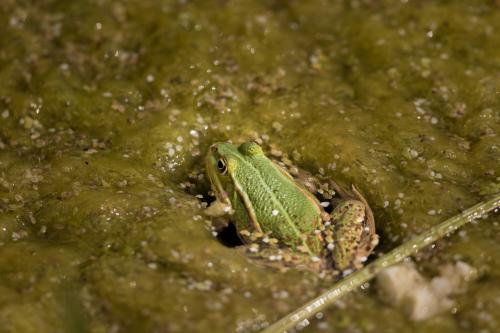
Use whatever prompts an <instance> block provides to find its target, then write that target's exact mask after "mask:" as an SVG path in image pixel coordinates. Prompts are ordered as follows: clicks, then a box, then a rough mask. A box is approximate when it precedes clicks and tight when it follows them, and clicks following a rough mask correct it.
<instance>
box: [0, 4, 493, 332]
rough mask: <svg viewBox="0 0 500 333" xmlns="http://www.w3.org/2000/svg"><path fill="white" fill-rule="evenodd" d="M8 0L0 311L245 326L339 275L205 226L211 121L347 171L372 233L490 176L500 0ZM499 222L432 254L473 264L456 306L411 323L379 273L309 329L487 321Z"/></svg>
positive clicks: (487, 183) (446, 210)
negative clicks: (265, 254)
mask: <svg viewBox="0 0 500 333" xmlns="http://www.w3.org/2000/svg"><path fill="white" fill-rule="evenodd" d="M0 18H1V19H2V22H8V24H7V25H2V27H1V28H0V45H2V47H1V49H0V331H5V332H30V331H32V332H66V331H67V332H84V331H88V332H109V331H112V332H137V331H147V332H176V331H179V332H202V331H207V330H209V331H212V332H228V331H251V330H252V329H258V328H259V327H263V326H265V324H266V323H270V322H273V321H275V320H276V319H278V318H280V317H281V316H282V315H283V314H285V313H288V312H290V311H291V310H292V309H294V308H295V307H296V306H299V305H300V304H302V303H304V302H305V301H306V300H307V299H309V298H311V297H313V296H316V295H317V294H319V293H320V292H321V291H322V290H323V289H324V288H327V287H328V285H329V284H330V283H331V281H327V280H322V279H320V278H318V277H316V276H314V275H312V274H311V273H307V272H300V271H295V270H290V271H288V272H286V273H283V272H279V271H277V270H273V269H270V268H266V267H262V266H261V265H259V264H258V263H255V262H252V261H250V260H248V259H247V258H245V257H244V256H243V255H242V253H241V251H238V250H237V249H234V248H228V247H225V246H224V245H222V244H221V243H220V242H218V241H217V240H216V238H214V237H213V235H212V230H211V229H210V227H209V225H208V223H207V221H205V219H204V218H203V217H202V207H201V205H200V200H199V199H197V198H196V197H195V196H194V195H196V194H203V195H206V192H207V188H208V185H207V182H206V179H205V178H204V177H203V176H202V175H203V165H202V161H203V155H204V154H205V151H206V148H207V147H208V146H209V145H210V144H211V143H212V142H213V141H218V140H227V139H230V140H233V141H235V142H239V141H244V140H247V139H248V138H257V137H258V138H260V139H262V140H263V141H265V142H269V143H272V144H273V145H275V146H276V147H277V148H279V149H280V150H282V151H284V152H287V153H288V154H290V155H291V156H293V157H294V161H295V162H296V163H298V164H299V165H300V166H301V167H303V168H306V169H308V170H310V171H312V172H323V173H325V174H326V175H328V176H330V177H334V178H335V179H338V180H340V181H342V182H344V183H350V182H352V183H355V184H356V185H357V186H358V187H359V188H361V189H362V191H363V193H364V194H365V195H366V196H367V199H368V201H369V202H370V204H371V205H372V208H373V209H374V212H375V217H376V220H377V225H378V229H379V232H380V234H381V237H382V240H383V242H382V244H381V246H380V249H379V250H380V251H387V250H389V249H391V248H393V247H394V246H396V245H398V244H400V243H401V242H402V241H403V240H405V239H409V238H411V237H412V236H413V235H415V234H416V233H419V232H421V231H423V230H425V229H427V228H428V227H430V226H432V225H435V224H436V223H438V222H439V221H441V220H443V219H445V218H446V217H449V216H452V215H455V214H456V213H458V212H459V211H461V210H463V209H465V208H467V207H468V206H470V205H472V204H474V203H475V202H478V201H480V200H481V199H482V198H483V196H484V195H487V194H491V193H494V192H495V191H497V190H498V177H499V174H500V170H499V168H498V165H499V162H500V151H499V149H500V148H499V147H500V139H499V137H498V133H499V130H500V113H499V110H500V99H499V98H498V94H499V91H500V80H499V79H498V77H499V75H500V43H499V41H498V38H497V35H498V31H499V29H500V11H499V7H498V2H495V1H491V0H489V1H488V0H484V1H465V0H464V1H420V2H416V1H377V2H372V1H337V2H334V1H331V2H328V1H320V0H317V1H316V0H314V1H270V2H267V1H243V0H238V1H231V2H229V1H228V2H224V1H220V2H214V3H209V2H202V1H198V2H187V1H177V2H176V1H135V0H132V1H127V2H123V3H122V2H115V1H104V0H101V1H97V0H96V1H57V0H44V1H36V2H34V1H33V2H32V1H13V0H6V1H2V3H1V4H0ZM498 235H500V233H499V220H498V216H496V215H492V216H491V217H490V218H489V219H488V220H485V221H481V222H479V223H478V224H474V225H470V226H467V227H465V228H464V231H463V232H462V233H460V234H459V235H455V236H453V237H450V238H449V239H447V240H446V241H444V242H443V243H442V244H440V246H438V248H439V251H435V250H434V251H433V250H429V251H428V252H429V253H426V254H423V255H422V259H423V260H422V261H423V262H422V263H421V266H422V267H424V268H426V269H429V266H437V265H439V264H441V263H443V262H448V261H452V260H457V259H461V260H465V261H466V262H468V263H470V264H471V265H473V266H474V267H476V268H478V269H479V270H480V272H481V273H482V278H481V279H480V280H479V281H478V282H476V283H474V284H473V285H472V286H471V287H470V289H469V290H468V291H467V292H466V293H465V294H463V295H462V296H459V297H457V299H456V300H457V306H456V308H455V309H454V311H453V313H444V314H442V315H440V316H438V317H436V318H434V319H431V320H429V321H426V322H422V323H412V322H409V321H408V319H406V318H404V317H403V315H402V314H401V312H400V311H399V310H398V309H394V308H391V307H389V306H387V305H383V304H382V303H381V301H380V300H379V299H378V298H377V297H376V295H375V290H374V288H371V289H369V290H368V291H361V292H359V293H357V294H356V295H354V296H353V297H352V298H349V299H347V300H345V301H344V303H342V304H338V306H336V307H334V308H333V309H331V310H328V311H326V312H325V313H324V316H323V318H322V319H321V320H318V321H315V322H312V325H311V326H310V327H309V328H308V331H310V332H316V331H318V332H319V331H321V329H325V328H328V329H337V330H341V331H347V332H352V331H359V330H361V331H364V332H377V331H381V330H383V331H384V332H392V331H394V332H414V331H426V332H469V331H480V330H486V331H490V332H494V331H497V330H498V329H499V327H500V323H498V321H497V319H496V318H498V315H497V313H498V307H495V306H494V304H496V303H495V302H498V297H499V296H498V294H499V291H498V290H499V285H500V268H499V267H500V261H499V259H498V256H496V254H497V253H498V252H499V251H500V247H499V244H500V242H499V241H500V239H499V236H498ZM429 258H432V259H429ZM418 259H419V258H418V257H417V260H418ZM485 318H486V319H485ZM488 318H489V319H488ZM387 323H391V325H388V324H387Z"/></svg>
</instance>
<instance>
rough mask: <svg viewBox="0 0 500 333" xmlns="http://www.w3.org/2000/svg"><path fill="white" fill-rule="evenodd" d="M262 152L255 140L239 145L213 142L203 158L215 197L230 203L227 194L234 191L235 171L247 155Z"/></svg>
mask: <svg viewBox="0 0 500 333" xmlns="http://www.w3.org/2000/svg"><path fill="white" fill-rule="evenodd" d="M259 154H263V152H262V148H261V147H260V146H259V145H258V144H256V143H255V142H245V143H242V144H241V145H240V146H239V147H236V146H235V145H233V144H231V143H227V142H218V143H215V144H213V145H212V146H211V147H210V149H209V151H208V154H207V157H206V159H205V164H206V169H207V175H208V178H209V180H210V184H211V185H212V190H213V191H214V192H215V195H216V197H217V199H218V200H219V201H221V202H223V203H226V204H230V203H231V202H230V200H229V196H230V194H231V193H232V192H233V191H234V183H235V182H234V179H235V175H236V171H237V170H238V168H239V167H242V166H241V164H242V161H243V160H244V158H245V157H247V156H254V155H259Z"/></svg>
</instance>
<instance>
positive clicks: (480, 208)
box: [262, 193, 500, 333]
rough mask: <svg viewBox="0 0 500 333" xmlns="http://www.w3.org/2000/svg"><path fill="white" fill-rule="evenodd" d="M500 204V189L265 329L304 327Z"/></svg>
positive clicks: (273, 331) (280, 332) (276, 331)
mask: <svg viewBox="0 0 500 333" xmlns="http://www.w3.org/2000/svg"><path fill="white" fill-rule="evenodd" d="M499 207H500V193H497V194H495V195H494V196H493V198H492V199H490V200H487V201H483V202H480V203H478V204H477V205H475V206H473V207H471V208H469V209H467V210H465V211H464V212H462V213H460V214H458V215H456V216H454V217H452V218H450V219H448V220H446V221H444V222H442V223H440V224H438V225H436V226H434V227H432V228H430V229H429V230H427V231H426V232H424V233H422V234H420V235H419V236H417V237H415V238H413V239H411V240H409V241H407V242H405V243H403V244H401V245H400V246H398V247H396V248H395V249H393V250H392V251H390V252H388V253H387V254H385V255H383V256H382V257H380V258H378V259H377V260H375V261H373V262H372V263H370V264H369V265H367V266H365V267H363V268H362V269H360V270H359V271H356V272H354V273H352V274H350V275H348V276H347V277H345V278H344V279H342V280H340V281H339V282H337V283H336V284H334V285H333V287H332V288H330V289H328V290H327V291H325V292H324V293H323V294H321V295H320V296H318V297H316V298H315V299H313V300H311V301H309V302H307V303H306V304H304V305H303V306H301V307H299V308H298V309H296V310H295V311H293V312H291V313H289V314H288V315H286V316H285V317H283V318H281V319H280V320H278V321H277V322H275V323H274V324H272V325H270V326H269V327H267V328H266V329H265V330H264V331H263V332H262V333H283V332H287V330H290V329H292V328H304V327H305V326H307V325H308V324H309V319H308V318H311V317H312V316H314V315H315V314H316V313H318V312H319V311H321V310H323V309H325V308H327V307H328V306H330V305H332V304H333V303H335V301H337V300H338V299H340V298H341V297H343V296H345V295H346V294H348V293H349V292H351V291H353V290H356V289H357V288H358V287H360V286H361V285H362V284H363V283H365V282H367V281H369V280H371V279H372V278H374V277H375V276H376V275H377V274H378V273H380V272H381V271H383V270H384V269H386V268H387V267H389V266H392V265H394V264H397V263H399V262H400V261H402V260H403V259H405V258H406V257H408V256H410V255H412V254H415V253H416V252H417V251H419V250H421V249H423V248H424V247H426V246H427V245H429V244H432V243H434V242H436V241H437V240H439V239H441V238H443V237H445V236H446V235H448V234H450V233H452V232H454V231H456V230H457V229H458V228H460V227H462V226H463V225H465V224H467V223H469V222H471V221H473V220H475V219H478V218H481V217H482V216H484V215H485V214H487V213H488V212H490V211H492V210H495V209H497V208H499Z"/></svg>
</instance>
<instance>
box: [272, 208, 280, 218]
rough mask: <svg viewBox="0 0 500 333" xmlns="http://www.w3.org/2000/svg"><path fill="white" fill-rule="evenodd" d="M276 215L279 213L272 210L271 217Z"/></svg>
mask: <svg viewBox="0 0 500 333" xmlns="http://www.w3.org/2000/svg"><path fill="white" fill-rule="evenodd" d="M278 214H279V211H278V210H277V209H273V211H272V212H271V215H272V216H277V215H278Z"/></svg>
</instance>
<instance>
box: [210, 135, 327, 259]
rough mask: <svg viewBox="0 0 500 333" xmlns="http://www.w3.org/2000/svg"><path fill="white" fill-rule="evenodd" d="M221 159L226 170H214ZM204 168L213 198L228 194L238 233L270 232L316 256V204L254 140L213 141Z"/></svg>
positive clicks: (288, 243) (317, 206)
mask: <svg viewBox="0 0 500 333" xmlns="http://www.w3.org/2000/svg"><path fill="white" fill-rule="evenodd" d="M221 159H222V160H224V161H225V163H226V165H227V170H226V171H225V172H221V171H220V170H218V169H217V162H218V161H219V160H221ZM207 172H208V175H209V177H210V180H211V182H212V186H214V187H215V188H214V190H215V192H216V193H217V194H218V195H219V198H218V199H219V200H221V201H224V200H225V198H224V197H223V196H224V194H223V195H222V196H220V194H222V193H227V194H228V199H229V200H230V203H231V206H232V207H233V209H234V214H235V217H236V218H235V219H236V221H235V224H236V228H237V229H238V231H242V230H248V231H251V232H255V231H257V232H259V231H262V232H270V233H271V236H272V237H274V238H277V239H278V240H280V241H281V242H283V243H284V244H286V245H288V246H291V247H292V248H296V247H297V246H304V247H305V248H306V249H307V251H308V252H309V253H310V254H311V255H320V253H321V249H322V245H321V241H320V239H319V237H318V236H317V235H316V234H315V233H314V231H315V230H316V228H317V227H318V226H319V224H320V223H321V217H320V213H321V209H320V207H319V203H318V202H317V200H316V198H314V197H313V196H312V195H311V194H310V193H309V192H307V190H305V189H304V188H302V187H301V186H300V185H298V184H297V183H296V182H294V181H293V179H292V178H291V177H290V175H288V174H287V173H286V172H285V171H284V170H282V169H281V168H280V167H279V166H277V165H276V164H275V163H274V162H273V161H271V160H270V159H269V158H267V157H266V156H265V155H264V154H263V153H262V150H261V148H260V147H259V146H258V145H257V144H255V143H244V144H242V145H240V146H239V147H238V148H236V147H235V146H234V145H232V144H229V143H216V144H214V145H213V146H212V148H211V150H210V152H209V154H208V157H207ZM214 180H215V181H214ZM217 180H218V181H217ZM218 186H221V188H220V189H219V188H217V187H218ZM251 214H255V216H253V217H252V216H251ZM259 228H260V230H259Z"/></svg>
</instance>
